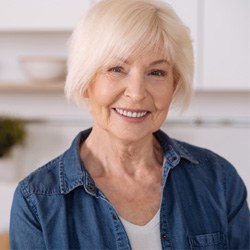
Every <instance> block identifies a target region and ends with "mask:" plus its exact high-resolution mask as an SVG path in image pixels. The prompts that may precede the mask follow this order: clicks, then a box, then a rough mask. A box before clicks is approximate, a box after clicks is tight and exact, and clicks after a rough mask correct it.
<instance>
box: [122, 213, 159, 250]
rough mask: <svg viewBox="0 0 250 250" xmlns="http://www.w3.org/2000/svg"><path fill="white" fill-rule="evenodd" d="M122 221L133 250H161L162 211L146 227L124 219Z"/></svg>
mask: <svg viewBox="0 0 250 250" xmlns="http://www.w3.org/2000/svg"><path fill="white" fill-rule="evenodd" d="M120 219H121V221H122V223H123V225H124V227H125V230H126V232H127V235H128V238H129V241H130V244H131V247H132V249H133V250H139V249H140V250H142V249H143V250H161V249H162V248H161V239H160V210H159V211H158V212H157V213H156V214H155V216H154V218H153V219H152V220H151V221H149V222H148V223H147V224H146V225H144V226H138V225H135V224H132V223H130V222H128V221H126V220H124V219H123V218H121V217H120Z"/></svg>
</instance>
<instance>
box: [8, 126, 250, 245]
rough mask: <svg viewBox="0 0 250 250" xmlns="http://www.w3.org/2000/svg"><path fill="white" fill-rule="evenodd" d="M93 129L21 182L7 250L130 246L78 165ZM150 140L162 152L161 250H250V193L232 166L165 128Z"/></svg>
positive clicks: (118, 222) (110, 209)
mask: <svg viewBox="0 0 250 250" xmlns="http://www.w3.org/2000/svg"><path fill="white" fill-rule="evenodd" d="M90 132H91V130H86V131H83V132H81V133H80V134H79V135H78V136H77V137H76V138H75V140H74V141H73V143H72V146H71V147H70V148H69V149H68V150H67V151H66V152H65V153H64V154H62V155H61V156H59V157H57V158H56V159H54V160H52V161H51V162H49V163H48V164H46V165H45V166H43V167H42V168H40V169H38V170H36V171H35V172H33V173H32V174H31V175H29V176H28V177H27V178H25V179H24V180H23V181H21V182H20V184H19V185H18V187H17V189H16V192H15V195H14V200H13V205H12V211H11V223H10V241H11V248H12V249H120V250H122V249H124V250H125V249H131V246H130V243H129V239H128V236H127V234H126V231H125V229H124V227H123V225H122V222H121V220H120V219H119V216H118V214H117V212H116V211H115V209H114V208H113V206H112V204H111V203H110V202H109V201H108V200H107V198H106V197H105V195H104V194H103V193H102V192H101V191H100V190H98V188H97V187H96V186H95V183H94V181H93V179H92V178H91V176H90V175H89V174H88V172H87V171H86V170H85V168H84V165H83V163H82V162H81V160H80V156H79V148H80V144H81V143H82V142H83V141H84V140H85V139H86V138H87V136H88V135H89V133H90ZM155 136H156V138H157V140H158V141H159V143H160V144H161V147H162V149H163V152H164V163H163V171H162V172H163V173H162V174H163V182H162V201H161V209H160V233H161V235H160V237H161V243H162V249H249V210H248V206H247V203H246V197H247V192H246V188H245V186H244V184H243V182H242V180H241V178H240V177H239V175H238V174H237V172H236V171H235V169H234V168H233V167H232V166H231V164H230V163H228V162H227V161H226V160H224V159H223V158H221V157H220V156H218V155H216V154H214V153H212V152H211V151H208V150H206V149H202V148H198V147H195V146H192V145H189V144H187V143H183V142H179V141H177V140H173V139H170V138H169V137H168V136H167V135H166V134H165V133H163V132H162V131H158V132H156V133H155ZM141 191H143V190H141ZM135 199H136V194H135Z"/></svg>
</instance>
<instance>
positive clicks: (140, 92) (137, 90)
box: [124, 75, 147, 102]
mask: <svg viewBox="0 0 250 250" xmlns="http://www.w3.org/2000/svg"><path fill="white" fill-rule="evenodd" d="M124 95H125V96H126V97H128V98H130V99H131V100H133V101H135V102H140V101H142V100H143V99H144V98H145V97H146V95H147V91H146V82H145V79H144V76H142V75H134V76H131V77H129V79H127V83H126V89H125V92H124Z"/></svg>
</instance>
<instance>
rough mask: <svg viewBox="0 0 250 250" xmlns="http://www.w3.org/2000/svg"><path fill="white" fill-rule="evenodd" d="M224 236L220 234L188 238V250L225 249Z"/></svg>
mask: <svg viewBox="0 0 250 250" xmlns="http://www.w3.org/2000/svg"><path fill="white" fill-rule="evenodd" d="M226 242H227V240H226V236H225V235H224V234H223V233H221V232H218V233H211V234H201V235H195V236H189V244H190V248H191V249H193V250H204V249H206V250H208V249H211V250H212V249H216V250H218V249H227V243H226Z"/></svg>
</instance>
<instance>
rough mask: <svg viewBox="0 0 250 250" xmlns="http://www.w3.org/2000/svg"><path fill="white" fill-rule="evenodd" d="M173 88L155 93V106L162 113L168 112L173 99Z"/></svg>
mask: <svg viewBox="0 0 250 250" xmlns="http://www.w3.org/2000/svg"><path fill="white" fill-rule="evenodd" d="M173 91H174V90H173V88H167V89H166V88H164V89H161V90H158V91H157V93H155V96H154V100H155V106H156V108H157V109H158V110H160V111H166V110H168V108H169V106H170V104H171V101H172V98H173Z"/></svg>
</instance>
